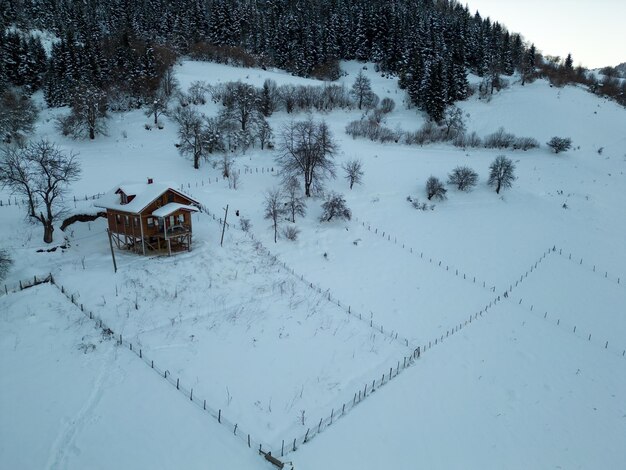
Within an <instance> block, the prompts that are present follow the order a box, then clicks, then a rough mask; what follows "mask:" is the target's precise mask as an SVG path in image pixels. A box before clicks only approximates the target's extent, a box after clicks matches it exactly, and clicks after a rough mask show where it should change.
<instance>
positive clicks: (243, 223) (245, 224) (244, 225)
mask: <svg viewBox="0 0 626 470" xmlns="http://www.w3.org/2000/svg"><path fill="white" fill-rule="evenodd" d="M239 228H241V230H243V231H244V232H249V231H250V229H251V228H252V223H251V222H250V219H246V218H245V217H242V218H241V219H239Z"/></svg>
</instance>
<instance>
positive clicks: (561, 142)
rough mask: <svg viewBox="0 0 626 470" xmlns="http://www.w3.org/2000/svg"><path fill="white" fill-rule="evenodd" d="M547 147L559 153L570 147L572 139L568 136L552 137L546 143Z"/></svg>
mask: <svg viewBox="0 0 626 470" xmlns="http://www.w3.org/2000/svg"><path fill="white" fill-rule="evenodd" d="M547 145H548V147H550V148H551V149H552V150H554V153H561V152H565V151H566V150H569V149H570V148H571V147H572V139H570V138H569V137H557V136H554V137H552V138H551V139H550V140H549V141H548V143H547Z"/></svg>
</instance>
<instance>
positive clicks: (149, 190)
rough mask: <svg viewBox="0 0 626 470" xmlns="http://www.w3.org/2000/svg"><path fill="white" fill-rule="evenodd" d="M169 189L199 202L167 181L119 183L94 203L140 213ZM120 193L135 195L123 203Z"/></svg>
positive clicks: (99, 205)
mask: <svg viewBox="0 0 626 470" xmlns="http://www.w3.org/2000/svg"><path fill="white" fill-rule="evenodd" d="M167 191H172V192H175V193H177V194H179V195H180V196H182V197H184V198H185V199H188V200H189V203H190V204H198V201H196V200H195V199H193V198H191V197H189V196H188V195H186V194H184V193H182V192H180V191H178V190H176V189H174V188H173V185H169V184H165V183H132V182H130V183H121V184H118V185H117V186H115V187H114V188H113V189H111V190H110V191H109V192H107V193H106V194H105V195H104V196H102V198H100V199H99V200H97V201H96V202H95V203H94V206H96V207H102V208H104V209H112V210H118V211H122V212H131V213H133V214H139V213H140V212H142V211H143V210H144V209H145V208H146V207H148V206H149V205H150V204H151V203H153V202H154V201H155V200H156V199H158V198H159V197H160V196H162V195H163V194H164V193H166V192H167ZM120 193H124V194H125V195H126V196H127V197H130V196H134V197H133V199H132V200H131V201H130V202H128V203H126V204H122V201H121V195H120Z"/></svg>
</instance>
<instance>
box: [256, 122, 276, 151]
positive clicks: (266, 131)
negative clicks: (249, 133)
mask: <svg viewBox="0 0 626 470" xmlns="http://www.w3.org/2000/svg"><path fill="white" fill-rule="evenodd" d="M272 137H274V134H273V132H272V128H271V126H270V125H269V123H268V122H267V121H266V120H265V119H263V120H262V121H261V122H260V123H259V128H258V130H257V139H259V143H260V144H261V150H263V149H264V148H265V147H268V148H271V146H272Z"/></svg>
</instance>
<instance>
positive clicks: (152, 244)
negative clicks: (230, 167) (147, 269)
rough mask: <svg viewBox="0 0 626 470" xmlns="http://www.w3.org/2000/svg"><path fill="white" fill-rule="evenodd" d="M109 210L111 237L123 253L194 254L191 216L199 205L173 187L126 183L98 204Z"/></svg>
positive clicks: (148, 183) (157, 184) (117, 187)
mask: <svg viewBox="0 0 626 470" xmlns="http://www.w3.org/2000/svg"><path fill="white" fill-rule="evenodd" d="M95 205H96V207H102V208H104V209H106V212H107V220H108V223H109V234H110V236H111V238H112V240H113V242H114V243H115V245H116V246H117V247H118V248H120V249H129V250H132V251H135V252H137V253H142V254H144V255H145V254H148V253H155V252H157V253H158V252H162V253H163V252H165V253H168V254H170V255H171V254H172V252H177V251H184V250H185V251H191V234H192V229H191V214H192V212H196V211H197V210H198V208H197V206H198V201H196V200H194V199H192V198H190V197H189V196H187V195H185V194H183V193H181V192H180V191H177V190H176V189H174V188H172V187H171V186H168V185H165V184H159V183H155V182H154V181H153V180H152V179H151V178H149V179H148V181H147V182H146V183H123V184H120V185H119V186H116V187H115V188H113V190H111V191H109V192H108V193H106V194H105V195H104V196H103V197H102V199H100V200H99V201H97V203H96V204H95Z"/></svg>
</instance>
